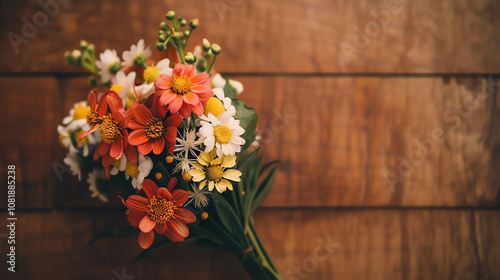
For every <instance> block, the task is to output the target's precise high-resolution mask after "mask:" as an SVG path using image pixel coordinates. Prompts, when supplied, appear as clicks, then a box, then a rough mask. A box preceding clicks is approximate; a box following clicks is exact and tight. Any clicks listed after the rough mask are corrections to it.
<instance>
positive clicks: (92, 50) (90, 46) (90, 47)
mask: <svg viewBox="0 0 500 280" xmlns="http://www.w3.org/2000/svg"><path fill="white" fill-rule="evenodd" d="M87 50H89V52H94V51H95V46H94V44H89V45H88V47H87Z"/></svg>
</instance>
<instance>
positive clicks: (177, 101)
mask: <svg viewBox="0 0 500 280" xmlns="http://www.w3.org/2000/svg"><path fill="white" fill-rule="evenodd" d="M182 103H184V98H182V95H176V96H175V98H174V99H173V100H172V102H170V103H169V104H168V109H169V110H170V112H171V113H172V114H175V113H177V112H178V111H179V109H180V108H181V106H182Z"/></svg>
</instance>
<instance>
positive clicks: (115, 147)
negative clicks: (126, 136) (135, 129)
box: [109, 139, 123, 159]
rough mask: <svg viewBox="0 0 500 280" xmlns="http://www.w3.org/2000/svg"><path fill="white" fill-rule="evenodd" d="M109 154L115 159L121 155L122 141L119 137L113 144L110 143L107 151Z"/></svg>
mask: <svg viewBox="0 0 500 280" xmlns="http://www.w3.org/2000/svg"><path fill="white" fill-rule="evenodd" d="M109 154H110V155H111V157H112V158H114V159H117V158H119V157H121V156H122V154H123V141H121V139H119V140H117V141H115V142H114V143H113V144H111V150H110V151H109Z"/></svg>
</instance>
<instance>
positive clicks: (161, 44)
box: [156, 42, 167, 51]
mask: <svg viewBox="0 0 500 280" xmlns="http://www.w3.org/2000/svg"><path fill="white" fill-rule="evenodd" d="M156 48H157V49H158V50H159V51H164V50H166V49H167V47H166V46H165V44H164V43H162V42H158V43H156Z"/></svg>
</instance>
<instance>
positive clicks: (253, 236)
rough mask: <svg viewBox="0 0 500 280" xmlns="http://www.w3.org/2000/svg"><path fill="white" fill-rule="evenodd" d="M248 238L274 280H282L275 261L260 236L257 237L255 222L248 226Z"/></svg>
mask: <svg viewBox="0 0 500 280" xmlns="http://www.w3.org/2000/svg"><path fill="white" fill-rule="evenodd" d="M248 228H249V230H248V233H247V235H248V237H249V239H250V242H251V244H252V247H253V248H254V250H255V251H254V252H255V253H256V255H257V256H258V257H259V259H260V262H261V264H262V266H263V267H265V268H267V270H268V272H270V273H271V274H272V276H273V278H272V279H282V277H281V275H280V274H279V272H278V269H276V266H275V265H274V263H273V261H272V260H271V258H270V257H269V255H268V254H267V252H266V250H265V248H264V246H263V245H262V243H261V242H260V240H259V236H258V235H257V232H256V231H255V228H254V226H253V222H252V221H251V222H250V223H249V224H248Z"/></svg>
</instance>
